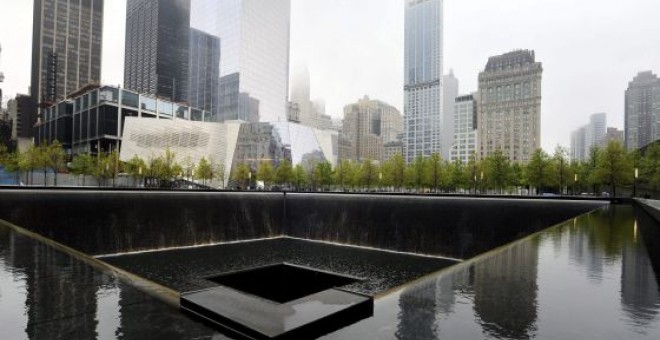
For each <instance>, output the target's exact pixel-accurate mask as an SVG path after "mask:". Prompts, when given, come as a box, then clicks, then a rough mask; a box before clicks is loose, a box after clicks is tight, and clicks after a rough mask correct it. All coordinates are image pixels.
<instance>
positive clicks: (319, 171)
mask: <svg viewBox="0 0 660 340" xmlns="http://www.w3.org/2000/svg"><path fill="white" fill-rule="evenodd" d="M315 176H316V178H317V179H318V183H319V185H321V187H322V188H323V189H328V187H329V186H330V185H332V164H330V162H327V161H325V162H319V163H318V164H316V173H315Z"/></svg>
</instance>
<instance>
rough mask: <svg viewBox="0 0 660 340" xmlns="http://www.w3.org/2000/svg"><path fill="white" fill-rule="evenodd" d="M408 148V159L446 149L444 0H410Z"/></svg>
mask: <svg viewBox="0 0 660 340" xmlns="http://www.w3.org/2000/svg"><path fill="white" fill-rule="evenodd" d="M404 34H405V38H404V40H405V42H404V110H403V111H404V123H405V131H404V139H403V142H404V150H405V155H404V156H405V158H406V161H408V162H411V161H412V160H413V159H415V157H417V156H424V157H428V156H430V155H432V154H434V153H437V154H441V153H442V150H443V149H442V141H443V138H442V127H443V125H444V124H443V116H442V72H443V70H442V65H443V0H406V2H405V32H404Z"/></svg>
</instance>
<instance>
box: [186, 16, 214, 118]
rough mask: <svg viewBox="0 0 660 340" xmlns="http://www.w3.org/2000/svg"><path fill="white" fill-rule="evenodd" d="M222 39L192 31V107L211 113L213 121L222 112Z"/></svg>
mask: <svg viewBox="0 0 660 340" xmlns="http://www.w3.org/2000/svg"><path fill="white" fill-rule="evenodd" d="M220 54H221V51H220V38H218V37H216V36H214V35H211V34H208V33H206V32H203V31H200V30H197V29H194V28H191V29H190V82H189V84H190V93H189V104H190V106H191V107H194V108H197V109H201V110H204V111H208V112H210V113H211V121H217V120H218V114H219V112H220V103H219V90H220V89H219V86H220Z"/></svg>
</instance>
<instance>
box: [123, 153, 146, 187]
mask: <svg viewBox="0 0 660 340" xmlns="http://www.w3.org/2000/svg"><path fill="white" fill-rule="evenodd" d="M125 167H126V172H127V173H128V174H129V175H130V176H131V177H132V178H133V182H135V183H137V181H138V179H139V178H141V177H142V176H143V174H144V173H146V170H147V164H146V163H145V162H144V160H143V159H142V158H140V157H139V156H138V155H135V156H133V158H131V159H130V160H129V161H128V162H126V165H125Z"/></svg>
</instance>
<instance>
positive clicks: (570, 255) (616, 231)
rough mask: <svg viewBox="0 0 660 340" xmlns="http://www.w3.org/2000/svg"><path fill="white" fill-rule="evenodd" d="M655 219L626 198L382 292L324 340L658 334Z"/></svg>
mask: <svg viewBox="0 0 660 340" xmlns="http://www.w3.org/2000/svg"><path fill="white" fill-rule="evenodd" d="M658 228H660V226H659V225H658V224H657V223H655V221H653V220H651V219H650V218H649V216H648V215H646V214H645V213H643V212H640V211H638V212H637V214H635V212H634V211H633V208H632V207H629V206H612V207H611V208H609V209H604V210H600V211H597V212H594V213H592V214H589V215H585V216H582V217H579V218H576V219H574V220H571V221H568V222H566V223H563V224H561V225H560V226H557V227H554V228H551V229H548V230H546V231H544V232H542V233H540V234H537V235H535V236H532V237H530V238H527V239H525V240H522V241H521V242H517V243H514V244H512V245H509V246H506V247H504V248H502V249H498V250H496V251H493V252H490V253H487V254H484V255H482V256H479V257H478V258H475V259H474V260H473V261H466V262H465V263H462V264H459V265H457V266H455V267H452V268H450V269H448V270H446V271H444V272H442V273H440V274H439V275H437V276H435V277H432V278H429V279H428V280H425V281H423V282H420V283H416V284H414V285H411V286H409V287H407V288H405V289H403V290H401V291H399V292H397V293H394V294H390V295H388V296H386V297H384V298H383V299H379V300H377V301H376V306H375V307H376V313H375V316H374V317H373V318H371V319H368V320H365V321H362V322H360V323H358V324H355V325H353V326H350V327H347V328H345V329H343V330H341V331H339V332H336V333H334V334H331V335H329V336H327V339H391V338H397V339H484V338H486V339H530V338H534V339H660V290H659V288H658V275H657V273H658V272H657V269H658V267H657V265H658V263H659V262H658V258H656V257H654V256H649V252H648V251H647V247H653V248H654V249H657V247H658V246H659V244H658V242H659V241H660V239H658V238H657V237H655V238H653V239H645V236H646V235H656V236H657V234H658V230H659V229H658ZM651 253H653V252H651ZM656 253H657V252H656ZM654 266H655V267H656V271H654Z"/></svg>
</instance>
